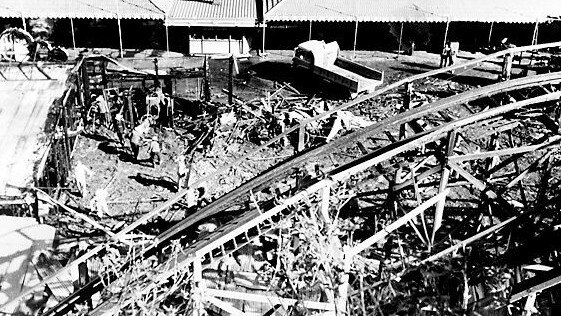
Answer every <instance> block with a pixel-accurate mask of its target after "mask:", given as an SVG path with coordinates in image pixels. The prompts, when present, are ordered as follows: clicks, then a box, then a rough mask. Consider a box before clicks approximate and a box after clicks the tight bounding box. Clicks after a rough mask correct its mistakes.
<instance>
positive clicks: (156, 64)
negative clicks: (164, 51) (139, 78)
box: [153, 58, 160, 87]
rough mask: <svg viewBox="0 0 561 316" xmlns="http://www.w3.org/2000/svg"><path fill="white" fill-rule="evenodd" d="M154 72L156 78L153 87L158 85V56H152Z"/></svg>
mask: <svg viewBox="0 0 561 316" xmlns="http://www.w3.org/2000/svg"><path fill="white" fill-rule="evenodd" d="M153 63H154V73H155V74H156V80H155V82H154V87H159V86H160V76H159V74H158V58H154V61H153Z"/></svg>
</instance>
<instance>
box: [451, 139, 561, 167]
mask: <svg viewBox="0 0 561 316" xmlns="http://www.w3.org/2000/svg"><path fill="white" fill-rule="evenodd" d="M560 142H561V136H553V137H551V139H550V140H549V141H547V142H545V143H543V144H538V145H530V146H522V147H515V148H508V149H499V150H493V151H487V152H482V153H476V154H467V155H461V156H454V157H450V161H452V162H462V161H468V160H478V159H485V158H491V157H498V156H505V155H516V154H522V153H528V152H534V151H536V150H540V149H543V148H546V147H549V146H553V145H558V144H559V143H560Z"/></svg>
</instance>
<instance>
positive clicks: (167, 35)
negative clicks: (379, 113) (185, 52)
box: [164, 17, 169, 53]
mask: <svg viewBox="0 0 561 316" xmlns="http://www.w3.org/2000/svg"><path fill="white" fill-rule="evenodd" d="M164 24H165V26H166V50H167V52H168V53H169V30H168V21H167V17H166V21H165V22H164Z"/></svg>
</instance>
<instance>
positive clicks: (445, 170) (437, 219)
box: [430, 131, 456, 245]
mask: <svg viewBox="0 0 561 316" xmlns="http://www.w3.org/2000/svg"><path fill="white" fill-rule="evenodd" d="M455 146H456V132H455V131H450V132H449V133H448V145H447V147H446V153H445V156H444V161H443V162H442V174H441V176H440V185H439V188H438V193H439V194H440V193H442V192H444V191H445V190H446V187H447V186H448V179H449V178H450V167H449V166H448V158H449V157H450V156H451V155H452V154H453V153H454V147H455ZM445 203H446V196H444V197H443V198H442V199H441V200H439V201H438V202H437V203H436V209H435V212H434V225H433V229H432V236H431V241H430V244H431V245H432V244H433V243H434V236H435V235H436V231H437V230H438V229H439V228H440V226H441V225H442V216H443V214H444V205H445Z"/></svg>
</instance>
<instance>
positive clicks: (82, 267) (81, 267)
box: [78, 262, 93, 310]
mask: <svg viewBox="0 0 561 316" xmlns="http://www.w3.org/2000/svg"><path fill="white" fill-rule="evenodd" d="M88 282H90V275H89V273H88V265H87V263H86V262H82V263H80V264H78V283H79V285H80V287H83V286H85V285H86V284H88ZM88 308H89V310H92V309H93V304H92V299H91V297H90V298H89V299H88Z"/></svg>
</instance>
